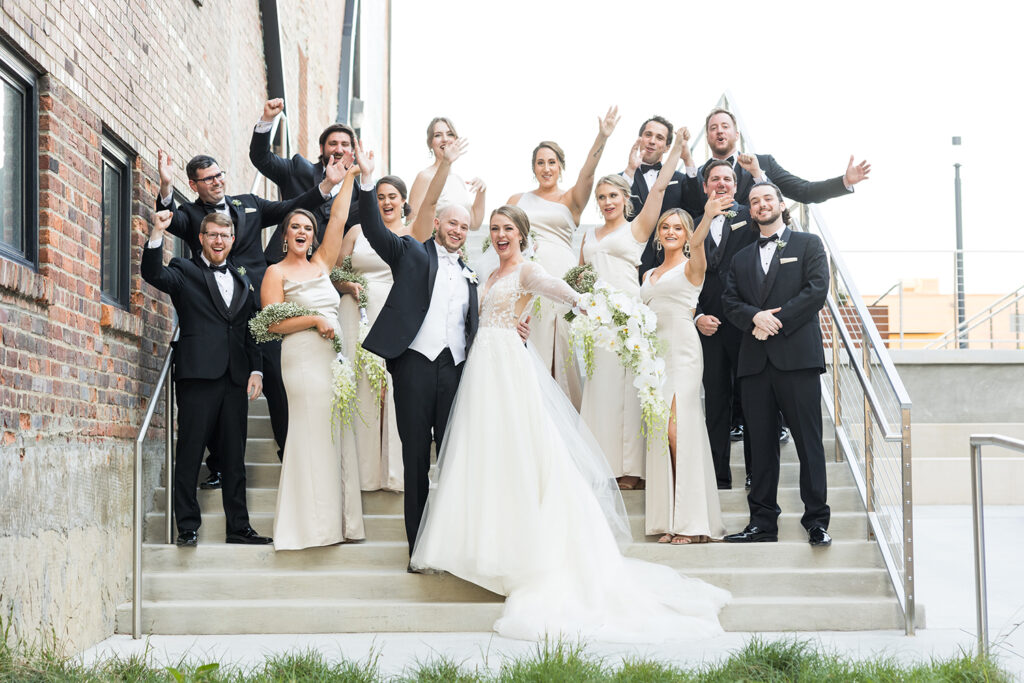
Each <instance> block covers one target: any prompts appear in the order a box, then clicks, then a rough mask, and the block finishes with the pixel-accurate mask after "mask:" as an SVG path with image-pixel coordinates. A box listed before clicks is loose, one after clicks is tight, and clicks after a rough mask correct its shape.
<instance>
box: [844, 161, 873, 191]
mask: <svg viewBox="0 0 1024 683" xmlns="http://www.w3.org/2000/svg"><path fill="white" fill-rule="evenodd" d="M869 173H871V164H869V163H868V162H867V161H862V162H860V163H859V164H856V165H854V163H853V155H852V154H851V155H850V163H848V164H847V165H846V173H844V174H843V182H844V183H846V185H847V186H848V187H853V186H854V185H856V184H857V183H859V182H860V181H862V180H867V179H868V174H869Z"/></svg>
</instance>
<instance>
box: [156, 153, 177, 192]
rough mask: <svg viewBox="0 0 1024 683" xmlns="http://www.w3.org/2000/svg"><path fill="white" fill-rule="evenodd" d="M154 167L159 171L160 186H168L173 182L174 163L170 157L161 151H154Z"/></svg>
mask: <svg viewBox="0 0 1024 683" xmlns="http://www.w3.org/2000/svg"><path fill="white" fill-rule="evenodd" d="M156 167H157V169H158V170H159V171H160V184H161V185H164V184H166V185H170V184H171V183H172V182H174V161H173V160H172V159H171V155H170V154H168V153H167V152H165V151H163V150H162V149H158V150H157V151H156Z"/></svg>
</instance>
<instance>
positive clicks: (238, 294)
mask: <svg viewBox="0 0 1024 683" xmlns="http://www.w3.org/2000/svg"><path fill="white" fill-rule="evenodd" d="M228 272H229V273H231V277H232V278H234V280H235V293H234V294H233V295H232V296H231V306H230V307H229V308H228V317H229V318H232V317H234V316H235V314H237V313H238V309H239V308H241V307H242V303H243V302H244V301H245V300H246V298H247V297H248V294H249V282H248V278H245V277H242V276H241V275H239V274H238V269H236V268H235V267H234V266H231V265H229V266H228Z"/></svg>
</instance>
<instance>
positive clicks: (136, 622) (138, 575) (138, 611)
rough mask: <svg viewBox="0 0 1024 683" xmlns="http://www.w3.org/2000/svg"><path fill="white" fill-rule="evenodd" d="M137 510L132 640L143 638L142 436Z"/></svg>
mask: <svg viewBox="0 0 1024 683" xmlns="http://www.w3.org/2000/svg"><path fill="white" fill-rule="evenodd" d="M132 494H133V495H134V497H135V510H134V514H133V515H132V517H133V519H132V638H135V639H138V638H141V637H142V514H143V513H142V435H140V436H139V438H138V439H136V440H135V471H134V473H133V475H132Z"/></svg>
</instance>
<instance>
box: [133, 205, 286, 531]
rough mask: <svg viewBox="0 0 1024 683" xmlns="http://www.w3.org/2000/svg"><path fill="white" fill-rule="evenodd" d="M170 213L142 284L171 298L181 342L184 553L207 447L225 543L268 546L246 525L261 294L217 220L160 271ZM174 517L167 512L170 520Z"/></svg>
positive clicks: (179, 475)
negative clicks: (218, 478)
mask: <svg viewBox="0 0 1024 683" xmlns="http://www.w3.org/2000/svg"><path fill="white" fill-rule="evenodd" d="M171 220H172V219H171V213H170V212H169V211H160V212H158V213H157V214H156V215H155V217H154V223H153V230H152V232H151V233H150V235H149V241H148V243H147V244H146V248H145V249H144V250H143V252H142V277H143V279H144V280H145V281H146V282H148V283H149V284H151V285H153V286H154V287H156V288H157V289H159V290H160V291H161V292H165V293H167V294H169V295H170V296H171V301H172V302H173V303H174V310H175V311H176V312H177V314H178V324H179V325H180V326H181V337H180V339H179V340H178V344H177V348H176V350H175V363H174V384H175V390H176V391H177V396H178V446H177V450H176V454H175V465H174V517H175V519H176V520H177V525H178V539H177V544H178V545H179V546H194V545H196V543H197V542H198V533H197V532H198V530H199V525H200V524H201V522H202V520H201V517H200V510H199V502H198V500H197V499H196V482H197V481H198V479H199V466H200V465H201V464H202V461H203V453H204V451H205V450H206V447H207V446H208V445H210V444H212V443H215V444H216V445H217V456H218V458H219V459H220V467H221V469H222V472H223V477H224V483H223V486H222V489H221V495H222V499H223V502H224V516H225V518H226V527H227V528H226V534H227V535H226V537H225V540H226V541H227V542H228V543H246V544H258V545H262V544H267V543H270V542H271V540H272V539H270V538H267V537H266V536H260V535H259V534H258V533H256V531H255V530H254V529H253V528H252V526H250V524H249V511H248V509H247V508H246V504H245V462H244V452H245V432H246V413H247V409H246V396H247V395H248V398H249V399H250V400H252V399H255V398H257V397H258V396H259V395H260V391H261V390H262V387H263V382H262V377H261V373H260V367H261V363H260V353H259V350H258V349H257V347H256V343H255V342H254V341H253V339H252V335H250V334H249V326H248V321H249V319H250V318H251V317H252V316H253V315H254V314H255V313H256V290H255V287H253V284H252V281H251V280H250V279H249V277H248V276H247V275H246V274H245V272H244V271H243V269H241V268H239V267H237V266H235V265H234V264H233V263H230V262H229V261H228V256H229V255H230V254H231V247H232V243H233V242H234V238H235V230H234V225H233V224H232V223H231V220H230V219H229V218H227V217H226V216H223V215H221V214H219V213H213V214H210V215H208V216H206V217H205V218H203V220H202V221H201V223H200V226H199V232H198V240H199V247H200V248H199V249H198V250H196V251H194V252H193V257H192V260H190V261H186V260H185V259H180V258H174V259H171V262H170V264H169V265H167V266H164V265H163V236H164V231H165V230H168V229H169V228H170V226H171ZM169 512H170V511H168V513H169Z"/></svg>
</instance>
